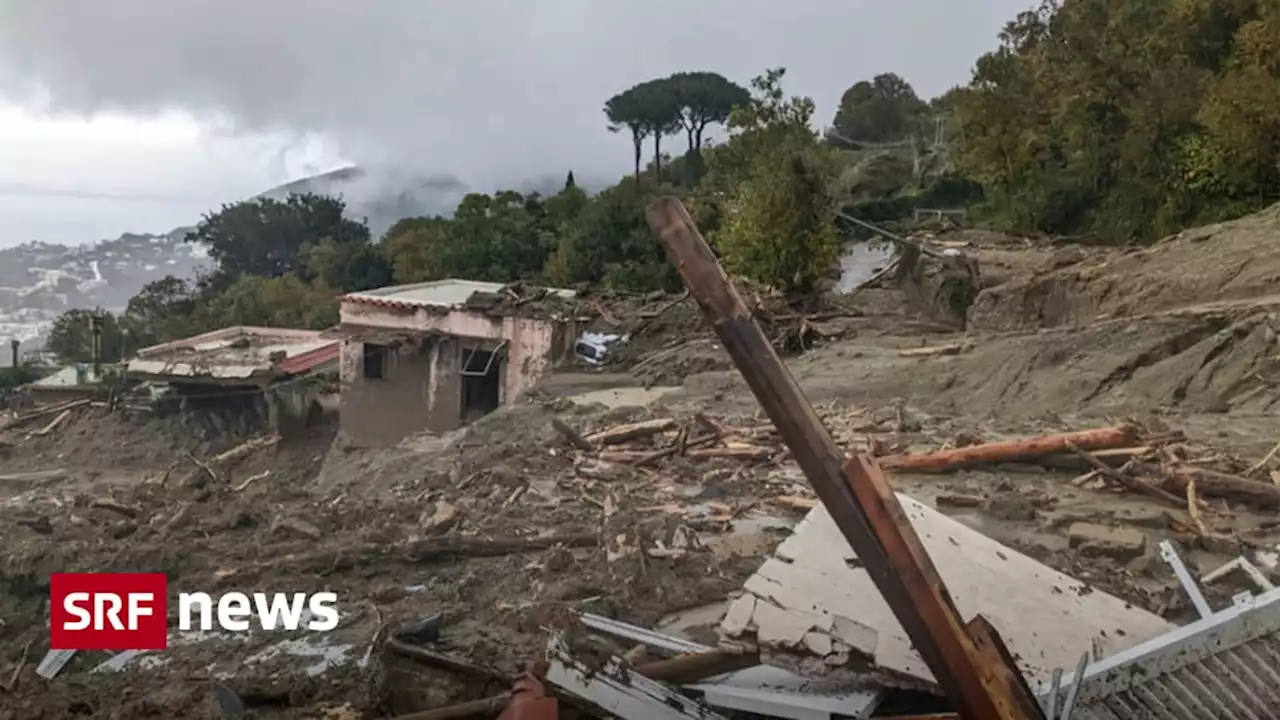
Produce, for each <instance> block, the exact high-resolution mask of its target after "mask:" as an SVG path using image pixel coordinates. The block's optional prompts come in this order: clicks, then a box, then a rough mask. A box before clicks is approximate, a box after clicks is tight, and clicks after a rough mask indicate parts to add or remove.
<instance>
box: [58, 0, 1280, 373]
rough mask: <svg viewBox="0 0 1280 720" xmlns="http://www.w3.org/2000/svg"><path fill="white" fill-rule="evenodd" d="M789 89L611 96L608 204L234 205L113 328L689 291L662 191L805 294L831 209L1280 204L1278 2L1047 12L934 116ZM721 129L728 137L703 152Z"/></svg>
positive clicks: (1166, 226)
mask: <svg viewBox="0 0 1280 720" xmlns="http://www.w3.org/2000/svg"><path fill="white" fill-rule="evenodd" d="M783 78H784V71H783V70H781V69H778V70H771V71H769V72H767V73H765V74H764V75H763V76H761V77H759V78H757V79H756V80H755V81H753V82H752V83H751V86H750V88H749V89H748V88H743V87H741V86H738V85H736V84H734V83H733V82H731V81H729V80H727V79H725V78H723V77H721V76H720V75H717V74H715V73H707V72H686V73H676V74H674V75H671V76H668V77H665V78H658V79H654V80H650V81H647V82H643V83H640V84H638V85H636V86H634V87H631V88H629V89H626V90H623V91H621V92H619V93H618V94H616V95H614V96H613V97H611V98H609V99H607V100H606V101H605V103H604V115H605V118H604V120H605V122H604V123H603V125H604V127H603V128H602V131H604V130H606V129H607V130H608V131H612V132H617V133H619V134H622V135H624V136H626V137H629V139H630V140H631V141H632V143H631V159H632V161H633V163H632V164H633V168H632V173H630V174H629V175H628V176H627V177H625V178H623V179H622V180H621V181H620V182H619V183H618V184H617V185H615V186H613V187H610V188H608V189H606V190H604V191H602V192H600V193H597V194H596V195H594V196H588V195H587V194H586V193H584V192H583V191H582V190H581V189H580V188H578V187H577V186H576V184H575V183H574V182H573V177H572V173H569V176H568V178H567V179H566V183H565V185H564V187H563V189H561V190H560V191H559V192H557V193H556V194H554V195H550V196H540V195H537V194H522V193H518V192H514V191H501V192H497V193H494V194H491V195H490V194H479V193H477V194H472V195H469V196H467V197H466V198H464V199H463V201H462V202H461V204H460V205H459V206H458V208H457V210H456V211H455V213H454V214H453V216H452V217H442V216H437V217H414V218H405V219H402V220H401V221H400V222H398V223H396V224H395V225H394V226H393V227H392V228H391V229H390V230H389V231H388V232H387V233H386V235H385V236H384V237H382V238H380V239H376V241H375V239H373V238H370V237H369V231H368V229H367V227H366V225H365V224H363V223H360V222H355V221H352V220H349V219H345V218H344V217H343V215H342V211H343V209H344V207H343V204H342V202H341V201H340V200H336V199H332V198H326V197H318V196H314V195H295V196H290V197H288V198H285V199H283V200H262V199H260V200H251V201H247V202H243V203H235V204H232V205H227V206H224V207H223V208H221V209H220V210H219V211H217V212H215V213H211V214H209V215H206V216H205V218H204V219H203V220H202V221H201V223H200V225H199V226H198V227H197V228H196V230H195V231H193V232H192V233H191V235H190V236H189V237H188V240H189V241H192V242H200V243H202V244H204V245H206V246H207V247H208V248H209V251H210V254H211V256H212V257H213V259H214V260H215V262H216V267H215V268H214V269H213V270H212V272H211V273H209V274H208V275H207V276H205V277H201V278H199V279H197V280H196V281H194V282H184V281H181V280H177V279H174V278H166V279H165V280H161V281H159V282H156V283H152V284H151V285H149V286H147V287H146V288H145V289H144V290H143V291H142V292H141V293H140V294H139V295H138V296H137V297H135V298H134V300H133V301H132V302H130V304H129V308H128V310H127V311H126V312H125V313H123V315H122V316H121V317H120V318H118V319H117V321H116V322H115V323H114V324H113V325H111V327H115V328H118V331H119V332H120V333H121V334H122V335H123V336H124V337H125V340H124V342H122V343H121V344H120V345H118V346H119V347H125V348H136V347H138V346H141V345H145V344H149V343H151V342H156V341H163V340H167V339H171V338H174V337H180V336H184V335H190V334H192V333H195V332H200V331H203V330H209V329H213V328H216V327H220V326H225V325H232V324H259V325H289V326H294V327H311V328H319V327H324V326H326V325H328V324H331V323H333V322H335V321H336V319H337V301H336V296H337V294H339V293H341V292H347V291H352V290H360V289H366V288H370V287H376V286H379V285H385V284H389V283H392V282H396V283H407V282H420V281H427V280H434V279H439V278H445V277H467V278H472V279H478V280H490V281H498V282H507V281H513V280H528V281H532V282H537V283H543V284H548V285H557V286H566V285H575V284H579V283H593V284H599V285H603V286H606V287H612V288H618V289H625V290H637V291H647V290H652V289H675V288H676V287H678V281H677V278H676V276H675V274H674V272H673V271H672V269H671V267H670V266H669V265H668V264H667V263H666V262H665V259H664V258H663V256H662V253H661V251H660V249H659V247H658V245H657V244H656V243H655V242H654V241H653V238H652V237H651V235H650V233H649V230H648V228H647V227H646V226H645V222H644V215H643V211H644V208H645V206H646V205H647V204H648V203H649V202H650V201H651V200H652V199H653V198H654V197H655V196H657V195H659V194H676V195H678V196H680V197H681V198H682V199H684V200H685V201H686V203H687V204H688V205H689V207H690V209H691V211H692V212H693V213H694V215H695V217H696V219H697V221H698V223H699V226H700V227H701V228H702V229H703V231H704V233H705V234H706V235H707V237H708V239H709V240H710V241H711V243H712V244H713V246H714V247H715V249H716V250H717V252H718V253H720V255H721V257H722V259H723V261H724V263H725V265H726V266H727V267H729V268H730V269H731V270H732V271H734V272H736V273H739V274H742V275H745V276H748V277H750V278H752V279H754V280H756V281H759V282H763V283H766V284H770V285H773V286H776V287H778V288H780V289H783V290H785V291H788V292H795V293H804V292H808V291H810V290H811V289H813V288H814V286H815V285H816V284H817V283H818V282H819V281H820V280H821V279H822V278H823V277H824V275H826V274H827V273H828V272H829V271H830V269H831V268H832V266H833V265H834V263H835V260H836V256H837V253H838V245H839V236H838V234H837V227H836V225H835V224H834V222H835V221H834V213H833V212H832V211H833V210H835V209H837V208H843V209H845V210H846V211H849V212H853V213H855V214H857V215H859V216H861V217H864V218H866V219H868V220H872V221H878V222H885V221H890V222H891V221H895V220H898V219H901V218H904V217H906V216H908V215H909V214H910V212H911V210H912V209H913V208H916V207H956V206H964V205H970V206H971V210H972V211H973V212H972V215H971V217H974V218H978V219H980V220H981V221H983V222H988V223H990V224H993V225H995V226H997V227H999V228H1002V229H1006V230H1009V231H1012V232H1020V233H1052V234H1059V235H1067V236H1092V237H1095V238H1098V239H1101V240H1103V241H1107V242H1112V243H1125V242H1143V241H1150V240H1153V239H1155V238H1158V237H1160V236H1162V235H1165V234H1168V233H1171V232H1174V231H1177V230H1180V229H1182V228H1185V227H1188V226H1190V225H1194V224H1200V223H1204V222H1211V221H1217V220H1224V219H1228V218H1231V217H1236V216H1239V215H1242V214H1245V213H1248V212H1251V211H1253V210H1256V209H1258V208H1260V207H1262V206H1265V205H1268V204H1270V203H1272V202H1274V201H1275V200H1276V199H1277V198H1280V5H1277V4H1276V3H1275V2H1274V1H1273V0H1045V2H1043V3H1042V4H1041V5H1040V6H1039V7H1038V8H1036V9H1035V10H1032V11H1028V12H1025V13H1022V14H1020V15H1019V16H1018V17H1017V18H1016V19H1014V20H1013V21H1012V22H1010V23H1009V24H1008V25H1007V26H1006V28H1005V30H1004V32H1003V33H1002V34H1001V37H1000V45H999V47H998V48H996V49H995V50H993V51H992V52H990V53H988V54H986V55H984V56H982V57H981V58H979V59H978V61H977V64H976V67H975V70H974V74H973V78H972V81H971V82H970V83H969V84H967V85H965V86H962V87H957V88H954V89H952V90H951V91H949V92H947V93H946V94H944V95H943V96H941V97H938V98H934V99H933V100H930V101H928V102H926V101H925V100H923V99H921V98H920V97H918V96H917V94H916V92H915V90H914V89H913V88H912V87H911V85H910V84H909V83H908V82H907V81H906V80H904V79H903V78H901V77H899V76H897V75H894V74H892V73H883V74H880V75H877V76H875V77H874V78H872V79H871V80H868V81H861V82H857V83H855V84H854V85H852V86H851V87H850V88H849V89H848V90H847V91H846V92H845V93H844V94H843V95H842V97H841V99H840V104H839V107H838V109H837V111H836V113H835V116H834V118H833V120H832V127H831V129H830V130H829V131H828V132H827V133H826V136H825V137H819V136H818V135H817V133H816V132H815V131H814V128H813V127H812V114H813V102H812V100H810V99H808V98H790V97H787V96H786V94H785V93H784V92H783V90H782V80H783ZM712 125H723V126H724V128H725V130H726V131H727V135H728V137H727V139H726V140H724V141H723V142H720V143H715V144H712V143H709V142H707V137H706V131H707V129H708V128H709V127H711V126H712ZM681 133H683V134H684V135H685V139H686V143H685V147H684V149H683V153H682V154H681V155H678V156H675V157H670V156H668V154H667V153H665V152H664V146H663V144H662V141H663V139H664V138H667V137H670V136H676V137H677V138H678V137H679V135H680V134H681ZM939 138H942V139H943V140H944V142H942V143H941V145H940V146H939V147H935V142H934V141H935V140H938V139H939ZM650 143H651V146H650V147H649V150H651V152H649V151H647V150H646V146H647V145H649V144H650ZM675 145H676V147H677V149H679V142H678V140H677V141H676V143H675ZM646 157H647V158H649V159H648V161H647V162H646ZM84 312H85V311H72V312H71V313H68V314H67V315H66V316H64V318H62V319H60V320H59V323H58V325H57V326H56V327H55V329H54V334H53V337H52V338H51V339H50V348H51V349H54V350H55V351H56V352H58V353H60V354H62V355H63V356H64V357H67V358H76V357H83V355H84V351H85V345H84V344H83V343H84V338H85V337H86V335H85V333H83V332H80V331H79V330H78V327H79V325H80V324H83V323H84V322H85V316H84V314H83V313H84ZM107 347H117V345H114V344H111V345H108V346H107ZM105 359H106V360H108V361H109V360H111V359H112V358H105Z"/></svg>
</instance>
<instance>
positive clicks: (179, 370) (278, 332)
mask: <svg viewBox="0 0 1280 720" xmlns="http://www.w3.org/2000/svg"><path fill="white" fill-rule="evenodd" d="M337 345H338V344H337V341H335V340H333V339H330V338H325V337H322V336H321V332H320V331H319V330H293V329H290V328H265V327H254V326H249V325H237V326H233V327H228V328H222V329H221V330H214V331H213V332H207V333H203V334H200V335H195V336H192V337H189V338H184V339H182V340H174V341H172V342H167V343H161V344H159V345H152V346H151V347H146V348H142V349H141V350H139V351H138V353H137V357H135V358H133V359H132V360H130V361H129V364H128V366H127V367H128V371H129V372H131V373H139V374H144V375H157V376H164V375H170V376H175V377H190V378H197V377H208V378H217V379H230V378H250V377H253V376H255V375H263V374H274V373H277V372H281V373H283V372H301V371H303V370H308V369H310V368H311V367H312V366H314V364H323V363H324V362H328V361H332V360H333V357H331V356H336V352H328V350H329V349H330V346H332V348H333V349H334V350H336V348H337ZM304 355H305V356H307V358H306V360H307V362H301V361H300V362H294V363H290V364H288V365H287V366H286V367H281V365H282V364H283V363H285V361H286V360H289V359H292V358H298V357H299V356H304ZM311 360H314V361H315V363H314V364H312V363H310V361H311Z"/></svg>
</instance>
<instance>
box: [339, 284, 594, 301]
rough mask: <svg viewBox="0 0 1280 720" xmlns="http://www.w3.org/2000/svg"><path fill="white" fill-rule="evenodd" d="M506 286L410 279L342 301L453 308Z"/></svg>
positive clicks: (555, 290)
mask: <svg viewBox="0 0 1280 720" xmlns="http://www.w3.org/2000/svg"><path fill="white" fill-rule="evenodd" d="M504 287H506V284H504V283H494V282H480V281H478V280H461V279H458V278H447V279H445V280H432V281H431V282H424V283H414V284H412V285H392V286H390V287H384V288H378V289H376V290H362V291H360V292H353V293H347V294H346V295H344V296H343V297H342V299H343V300H344V301H348V300H350V301H354V302H367V303H371V304H374V305H410V306H418V307H442V308H454V307H461V306H463V305H465V304H466V302H467V300H468V299H470V298H471V296H472V295H474V294H476V293H499V292H502V289H503V288H504ZM547 289H548V290H549V291H551V292H552V293H554V294H556V295H559V296H560V297H563V298H565V299H572V298H573V297H575V296H577V292H575V291H573V290H564V289H560V288H547Z"/></svg>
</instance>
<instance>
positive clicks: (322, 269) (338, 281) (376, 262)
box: [302, 237, 393, 292]
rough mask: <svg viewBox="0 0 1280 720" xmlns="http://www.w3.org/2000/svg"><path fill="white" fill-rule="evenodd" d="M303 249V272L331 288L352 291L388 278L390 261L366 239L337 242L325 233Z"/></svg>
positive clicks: (364, 288) (387, 283)
mask: <svg viewBox="0 0 1280 720" xmlns="http://www.w3.org/2000/svg"><path fill="white" fill-rule="evenodd" d="M303 252H304V256H303V265H302V267H303V269H304V271H305V274H306V275H307V276H309V277H312V278H315V279H316V280H318V281H319V282H322V283H324V284H325V285H326V286H328V287H330V288H333V289H334V290H338V291H341V292H356V291H359V290H369V289H371V288H377V287H383V286H385V285H390V284H391V282H392V275H393V268H392V265H391V261H390V260H389V259H388V258H387V256H386V254H385V253H384V252H383V250H382V248H380V247H378V246H376V245H372V244H370V243H368V242H346V243H339V242H337V241H335V240H334V239H333V238H329V237H326V238H324V239H323V240H321V241H320V242H318V243H315V244H313V245H311V246H309V247H308V248H307V249H306V250H304V251H303Z"/></svg>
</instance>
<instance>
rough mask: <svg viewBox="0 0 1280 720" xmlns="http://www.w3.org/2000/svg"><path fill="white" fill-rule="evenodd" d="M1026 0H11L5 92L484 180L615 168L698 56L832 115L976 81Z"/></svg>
mask: <svg viewBox="0 0 1280 720" xmlns="http://www.w3.org/2000/svg"><path fill="white" fill-rule="evenodd" d="M1029 4H1030V0H897V2H893V3H882V2H871V0H786V1H784V0H701V1H697V2H694V1H690V0H644V1H640V0H608V1H606V0H537V1H535V0H365V1H363V2H361V1H359V0H269V1H264V0H110V1H104V0H0V13H2V15H0V94H3V95H6V96H8V97H10V98H15V99H20V100H27V101H30V100H31V98H33V97H36V96H37V95H41V96H43V98H44V100H45V101H47V102H48V104H49V107H50V108H51V109H53V110H57V111H68V112H90V111H96V110H104V109H112V110H124V111H129V112H137V113H147V112H152V111H156V110H160V109H164V108H181V109H184V110H188V111H192V112H195V113H197V114H201V115H205V116H208V117H213V118H229V119H230V121H231V122H232V124H233V126H234V127H235V128H238V129H244V130H255V131H256V130H264V129H265V130H280V129H286V130H290V131H297V132H306V131H316V132H321V133H325V134H326V135H328V136H330V137H332V138H334V139H335V141H336V142H337V143H338V144H339V147H341V149H342V151H343V152H344V154H346V155H348V156H350V157H353V158H355V159H357V160H359V161H364V162H370V163H376V164H391V165H397V166H408V167H413V168H415V169H417V170H420V171H435V172H448V173H453V174H456V175H458V176H459V177H461V178H462V179H463V180H464V181H466V182H467V183H468V184H472V185H475V186H480V187H493V186H495V185H498V184H504V183H505V184H514V183H519V182H521V181H522V180H524V179H527V178H530V177H534V176H543V175H551V176H555V175H559V174H560V173H563V172H564V171H565V170H567V169H570V168H572V169H573V170H574V171H575V173H577V175H578V176H579V177H580V178H581V177H591V176H608V177H615V176H617V175H618V174H621V173H624V172H625V171H626V169H627V166H628V162H629V148H628V144H627V141H626V139H624V138H620V137H618V136H616V135H611V134H609V133H608V132H606V131H605V122H604V117H603V114H602V112H601V107H602V105H603V103H604V100H605V99H607V98H608V97H609V96H610V95H612V94H613V93H614V92H617V91H618V90H621V89H624V88H626V87H628V86H630V85H631V84H634V83H635V82H637V81H640V80H644V79H648V78H650V77H654V76H659V75H665V74H667V73H670V72H673V71H677V70H690V69H697V70H713V71H718V72H721V73H723V74H724V75H726V76H727V77H729V78H731V79H734V80H736V81H738V82H743V83H745V82H746V81H747V80H749V79H750V78H751V77H752V76H754V75H756V74H759V73H760V72H761V71H762V70H764V69H765V68H767V67H774V66H779V65H782V66H786V67H787V68H788V77H787V81H786V83H787V89H788V90H789V91H790V92H793V93H798V94H806V95H810V96H812V97H814V99H815V100H816V101H817V102H818V111H819V119H820V120H821V121H822V122H826V121H827V120H829V118H830V117H831V113H832V112H834V109H835V103H836V101H837V100H838V98H839V96H840V93H841V92H842V91H843V90H844V89H845V88H846V87H847V86H849V85H850V84H852V83H853V82H856V81H857V80H860V79H863V78H867V77H870V76H871V75H874V74H876V73H879V72H884V71H894V72H898V73H899V74H901V75H903V76H904V77H906V78H907V79H908V80H910V81H911V82H912V83H913V84H914V85H915V86H916V88H917V89H918V90H919V91H920V92H921V93H922V94H925V95H933V94H937V93H940V92H942V91H944V90H946V89H947V88H948V87H950V86H951V85H954V84H956V83H959V82H964V81H965V80H966V79H967V78H968V75H969V69H970V68H971V67H972V64H973V61H974V60H975V59H976V58H977V56H978V55H979V54H980V53H982V52H985V51H986V50H989V49H991V48H992V47H994V45H995V42H996V40H995V38H996V34H997V32H998V31H999V29H1000V26H1001V25H1002V23H1003V22H1005V21H1006V20H1008V19H1011V18H1012V17H1013V16H1014V15H1015V14H1016V13H1017V12H1018V11H1019V10H1021V9H1023V8H1024V7H1025V6H1027V5H1029ZM33 93H35V94H33ZM679 143H680V141H679V140H677V141H674V142H673V143H672V144H671V145H670V147H672V148H673V149H678V147H679Z"/></svg>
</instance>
